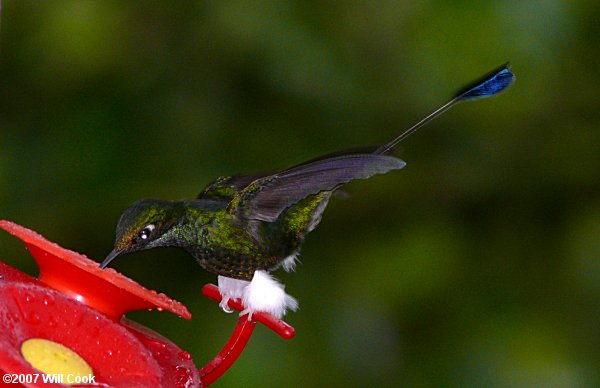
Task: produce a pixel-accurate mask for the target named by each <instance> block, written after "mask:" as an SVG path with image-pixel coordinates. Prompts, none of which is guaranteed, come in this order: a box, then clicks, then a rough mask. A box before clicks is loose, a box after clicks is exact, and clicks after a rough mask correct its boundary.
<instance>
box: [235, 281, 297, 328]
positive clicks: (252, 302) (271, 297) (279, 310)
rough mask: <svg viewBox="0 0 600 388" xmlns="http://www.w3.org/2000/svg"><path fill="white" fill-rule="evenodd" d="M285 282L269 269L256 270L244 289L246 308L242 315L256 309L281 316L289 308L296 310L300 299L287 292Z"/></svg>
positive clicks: (243, 299) (243, 300)
mask: <svg viewBox="0 0 600 388" xmlns="http://www.w3.org/2000/svg"><path fill="white" fill-rule="evenodd" d="M284 288H285V287H284V286H283V284H281V283H279V282H278V281H277V280H276V279H275V278H273V277H272V276H271V275H269V273H268V272H267V271H262V270H259V271H256V272H254V277H253V278H252V281H251V282H250V284H249V285H248V286H247V287H246V289H245V290H244V296H243V298H242V302H243V303H244V307H246V309H245V310H244V311H242V313H241V314H240V315H244V314H250V316H249V318H252V313H253V312H255V311H264V312H267V313H269V314H272V315H274V316H276V317H277V318H281V317H283V316H284V314H285V313H286V311H287V309H290V310H292V311H296V309H297V308H298V301H297V300H296V299H294V298H293V297H291V296H290V295H288V294H286V293H285V291H284Z"/></svg>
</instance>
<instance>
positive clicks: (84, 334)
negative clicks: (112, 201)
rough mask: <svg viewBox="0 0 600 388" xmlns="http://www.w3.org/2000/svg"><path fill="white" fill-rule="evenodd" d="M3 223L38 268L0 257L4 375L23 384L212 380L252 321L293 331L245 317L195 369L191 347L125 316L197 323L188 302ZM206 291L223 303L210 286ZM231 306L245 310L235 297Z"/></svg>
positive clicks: (259, 316)
mask: <svg viewBox="0 0 600 388" xmlns="http://www.w3.org/2000/svg"><path fill="white" fill-rule="evenodd" d="M0 228H2V229H4V230H6V231H7V232H9V233H11V234H13V235H14V236H16V237H18V238H20V239H21V240H23V241H24V242H25V244H26V246H27V248H28V249H29V251H30V252H31V254H32V255H33V257H34V259H35V260H36V262H37V263H38V265H39V268H40V275H39V277H38V279H35V278H33V277H31V276H29V275H27V274H25V273H23V272H20V271H18V270H17V269H15V268H12V267H10V266H8V265H6V264H5V263H3V262H0V372H2V374H3V376H4V375H6V374H9V375H11V376H13V377H14V378H20V379H22V380H19V381H18V382H20V383H21V384H22V385H24V386H30V387H38V386H46V385H52V386H56V384H51V382H52V383H56V382H60V383H64V384H71V383H86V385H87V386H90V385H91V386H94V385H96V386H102V387H107V386H108V387H199V386H207V385H210V384H211V383H213V382H214V381H215V380H216V379H218V378H219V377H220V376H221V375H222V374H223V373H224V372H225V371H226V370H227V369H228V368H229V367H230V366H231V365H232V364H233V363H234V362H235V360H236V359H237V357H239V355H240V354H241V352H242V350H243V349H244V347H245V346H246V344H247V342H248V340H249V339H250V335H251V334H252V331H253V330H254V327H255V325H256V322H261V323H263V324H264V325H265V326H267V327H269V328H270V329H272V330H274V331H275V332H277V333H278V334H279V335H280V336H282V337H283V338H286V339H290V338H292V337H293V336H294V329H293V328H292V327H291V326H289V325H288V324H287V323H285V322H283V321H281V320H279V319H277V318H275V317H273V316H271V315H269V314H265V313H255V314H253V319H254V320H255V321H252V322H251V321H248V320H247V319H246V317H247V315H246V316H243V317H241V318H240V319H239V320H238V323H237V325H236V327H235V330H234V332H233V334H232V336H231V338H230V339H229V341H228V342H227V344H226V345H225V347H224V348H223V349H222V350H221V352H220V353H219V354H218V355H217V356H216V357H215V358H214V359H213V360H212V361H211V362H209V363H208V364H207V365H206V366H204V367H203V368H201V369H197V368H196V366H195V365H194V362H193V360H192V358H191V356H190V354H189V353H187V352H185V351H183V350H181V349H180V348H178V347H177V346H176V345H175V344H173V343H172V342H170V341H169V340H167V339H166V338H164V337H162V336H160V335H159V334H157V333H155V332H153V331H151V330H150V329H148V328H145V327H143V326H141V325H139V324H136V323H134V322H132V321H129V320H127V319H126V318H125V317H124V316H123V314H125V313H126V312H128V311H133V310H141V309H153V308H156V309H158V310H168V311H171V312H173V313H175V314H177V315H179V316H180V317H183V318H186V319H191V314H190V313H189V311H188V310H187V308H186V307H185V306H184V305H182V304H181V303H179V302H177V301H174V300H172V299H170V298H168V297H167V296H166V295H164V294H158V293H156V292H154V291H150V290H147V289H146V288H144V287H142V286H141V285H139V284H138V283H136V282H134V281H133V280H131V279H129V278H127V277H125V276H123V275H121V274H120V273H118V272H116V271H115V270H113V269H108V270H101V269H100V268H99V267H98V263H97V262H95V261H92V260H90V259H88V258H87V257H86V256H84V255H81V254H78V253H76V252H73V251H69V250H67V249H64V248H61V247H60V246H58V245H56V244H54V243H52V242H49V241H48V240H46V239H45V238H43V237H42V236H40V235H39V234H37V233H35V232H33V231H31V230H29V229H26V228H24V227H22V226H19V225H17V224H14V223H12V222H8V221H0ZM202 292H203V293H204V295H206V296H207V297H209V298H211V299H214V300H216V301H217V302H219V301H220V300H221V296H220V294H219V291H218V289H217V287H216V286H214V285H212V284H208V285H206V286H205V287H204V288H203V290H202ZM229 306H230V307H231V308H233V309H236V310H238V311H241V310H242V309H243V308H244V307H243V306H242V304H241V303H240V302H239V301H237V300H231V301H229ZM43 372H45V373H43ZM34 379H35V381H34ZM51 379H54V380H51ZM4 382H5V383H6V382H8V381H6V380H5V381H4Z"/></svg>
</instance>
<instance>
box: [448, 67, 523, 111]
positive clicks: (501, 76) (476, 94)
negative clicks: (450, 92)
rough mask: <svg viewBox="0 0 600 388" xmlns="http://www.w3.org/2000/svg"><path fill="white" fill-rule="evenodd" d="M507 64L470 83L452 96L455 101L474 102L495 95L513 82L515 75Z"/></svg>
mask: <svg viewBox="0 0 600 388" xmlns="http://www.w3.org/2000/svg"><path fill="white" fill-rule="evenodd" d="M508 65H509V62H506V63H505V64H503V65H502V66H499V67H497V68H496V69H494V70H492V71H490V72H489V73H487V74H486V75H484V76H482V77H481V78H478V79H477V80H475V81H473V82H471V83H470V84H468V85H467V86H465V87H464V88H462V89H460V90H459V91H458V92H456V94H455V95H454V99H455V100H459V101H462V100H475V99H478V98H486V97H490V96H493V95H496V94H498V93H500V92H502V91H503V90H505V89H506V88H508V87H509V86H510V85H512V84H513V83H514V82H515V75H514V74H513V72H511V71H510V69H509V68H508Z"/></svg>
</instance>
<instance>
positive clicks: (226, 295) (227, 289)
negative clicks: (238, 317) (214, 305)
mask: <svg viewBox="0 0 600 388" xmlns="http://www.w3.org/2000/svg"><path fill="white" fill-rule="evenodd" d="M217 280H218V284H219V292H220V293H221V302H220V303H219V307H221V309H222V310H223V311H225V312H226V313H228V314H229V313H232V312H233V309H232V308H231V307H229V304H228V303H229V300H230V299H242V298H243V296H244V290H245V289H246V287H247V286H248V285H249V284H250V282H248V281H246V280H239V279H232V278H228V277H225V276H219V277H218V278H217Z"/></svg>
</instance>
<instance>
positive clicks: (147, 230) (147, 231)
mask: <svg viewBox="0 0 600 388" xmlns="http://www.w3.org/2000/svg"><path fill="white" fill-rule="evenodd" d="M154 229H156V227H155V226H154V224H149V225H146V226H145V227H144V229H142V230H141V231H140V233H139V234H138V236H139V238H141V239H142V240H148V238H150V234H151V233H152V231H153V230H154Z"/></svg>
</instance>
